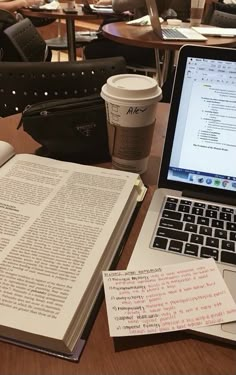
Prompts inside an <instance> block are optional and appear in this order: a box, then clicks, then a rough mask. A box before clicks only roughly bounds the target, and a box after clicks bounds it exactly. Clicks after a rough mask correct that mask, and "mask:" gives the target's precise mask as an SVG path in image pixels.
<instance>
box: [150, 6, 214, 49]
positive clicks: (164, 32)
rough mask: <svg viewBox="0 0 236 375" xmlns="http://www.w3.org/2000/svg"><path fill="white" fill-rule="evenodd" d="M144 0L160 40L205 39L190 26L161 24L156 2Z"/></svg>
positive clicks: (153, 27)
mask: <svg viewBox="0 0 236 375" xmlns="http://www.w3.org/2000/svg"><path fill="white" fill-rule="evenodd" d="M157 1H158V0H146V5H147V10H148V14H149V17H150V21H151V26H152V29H153V31H154V33H155V34H156V35H157V36H158V37H159V38H160V39H162V40H176V41H177V40H186V41H202V42H204V41H206V40H207V38H206V37H205V36H203V35H202V34H200V33H198V32H197V31H195V30H193V29H192V28H190V27H173V26H161V23H160V19H159V14H158V9H157V4H156V2H157Z"/></svg>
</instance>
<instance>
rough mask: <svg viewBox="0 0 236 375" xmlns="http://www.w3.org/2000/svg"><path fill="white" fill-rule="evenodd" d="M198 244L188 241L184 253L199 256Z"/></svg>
mask: <svg viewBox="0 0 236 375" xmlns="http://www.w3.org/2000/svg"><path fill="white" fill-rule="evenodd" d="M198 248H199V247H198V245H194V244H192V243H186V245H185V249H184V254H186V255H194V256H196V257H197V256H198Z"/></svg>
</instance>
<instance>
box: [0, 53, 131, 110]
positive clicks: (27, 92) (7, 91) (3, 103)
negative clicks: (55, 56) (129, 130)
mask: <svg viewBox="0 0 236 375" xmlns="http://www.w3.org/2000/svg"><path fill="white" fill-rule="evenodd" d="M121 73H126V62H125V60H124V58H123V57H112V58H104V59H94V60H82V61H76V62H67V61H66V62H44V63H41V62H35V63H29V62H24V63H23V62H0V116H1V117H6V116H9V115H13V114H16V113H19V112H22V111H23V110H24V109H25V107H26V106H28V105H30V104H33V103H37V102H42V101H45V100H50V99H62V98H72V97H82V96H86V95H92V94H96V93H100V91H101V87H102V85H103V84H104V83H105V82H106V80H107V78H108V77H110V76H112V75H115V74H121Z"/></svg>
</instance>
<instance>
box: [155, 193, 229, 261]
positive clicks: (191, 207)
mask: <svg viewBox="0 0 236 375" xmlns="http://www.w3.org/2000/svg"><path fill="white" fill-rule="evenodd" d="M152 247H153V248H158V249H161V250H164V251H168V252H172V253H179V254H182V255H188V256H192V257H195V258H209V257H211V258H214V259H215V261H217V262H223V263H228V264H231V265H236V209H234V208H231V207H228V206H227V207H224V206H221V205H215V204H208V203H202V202H200V201H194V200H190V199H183V198H175V197H166V200H165V202H164V205H163V209H162V212H161V215H160V218H159V220H158V226H157V228H156V230H155V237H154V239H153V243H152Z"/></svg>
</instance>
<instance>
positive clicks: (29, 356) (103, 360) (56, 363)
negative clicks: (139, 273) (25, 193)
mask: <svg viewBox="0 0 236 375" xmlns="http://www.w3.org/2000/svg"><path fill="white" fill-rule="evenodd" d="M168 111H169V105H168V104H165V103H160V104H159V105H158V110H157V126H156V129H155V134H154V138H153V145H152V151H151V157H150V162H149V167H148V171H147V173H146V174H145V175H143V180H144V182H145V183H146V184H148V185H149V186H150V187H149V189H148V193H147V195H146V198H145V201H144V202H143V204H142V206H141V209H140V211H139V213H138V216H137V218H136V220H135V223H134V225H133V227H132V230H131V233H130V235H129V238H128V241H127V243H126V245H125V248H124V251H123V254H122V256H121V258H120V261H119V263H118V267H117V268H118V269H125V268H126V267H127V264H128V261H129V258H130V255H131V252H132V249H133V247H134V244H135V241H136V239H137V236H138V233H139V231H140V228H141V225H142V223H143V220H144V216H145V213H146V211H147V208H148V205H149V203H150V200H151V197H152V194H153V191H154V188H155V184H156V181H157V173H158V165H159V162H160V155H161V150H162V144H163V140H164V136H165V129H166V122H167V116H168ZM18 119H19V115H15V116H11V117H8V118H5V119H0V139H1V140H6V141H8V142H11V143H12V144H13V145H14V147H15V149H16V152H17V153H22V152H29V153H31V152H33V151H34V150H35V149H36V148H37V147H38V144H37V143H36V142H35V141H33V140H32V139H31V138H30V137H29V136H28V135H27V134H26V133H24V132H23V130H22V128H20V130H18V131H17V130H16V126H17V124H18ZM104 166H106V167H107V166H109V164H106V165H104ZM0 374H1V375H16V374H19V375H21V374H22V375H23V374H24V375H115V374H117V375H125V374H126V375H144V374H146V375H180V374H181V375H235V374H236V351H235V348H233V347H232V346H231V347H230V346H226V345H223V344H222V345H221V344H219V343H217V342H214V341H207V340H205V341H203V340H200V338H197V337H190V336H189V335H187V334H185V333H180V332H179V333H173V334H159V335H150V336H148V337H144V336H139V337H133V338H130V339H128V338H122V339H119V340H117V339H116V341H114V340H113V339H112V338H111V337H110V336H109V332H108V322H107V315H106V307H105V302H104V301H103V303H102V306H101V308H100V310H99V313H98V315H97V318H96V320H95V323H94V326H93V328H92V331H91V333H90V335H89V338H88V341H87V344H86V346H85V349H84V352H83V353H82V356H81V359H80V361H79V362H78V363H71V362H68V361H66V360H62V359H57V358H55V357H52V356H48V355H45V354H41V353H37V352H34V351H31V350H27V349H23V348H20V347H17V346H14V345H11V344H6V343H3V342H0Z"/></svg>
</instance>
